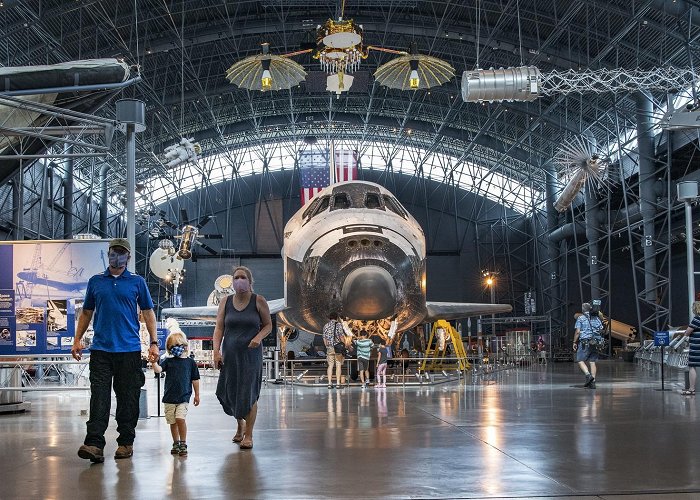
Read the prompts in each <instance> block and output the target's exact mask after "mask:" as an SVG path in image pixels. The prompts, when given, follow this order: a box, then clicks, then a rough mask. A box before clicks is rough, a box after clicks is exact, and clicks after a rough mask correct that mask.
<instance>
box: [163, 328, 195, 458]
mask: <svg viewBox="0 0 700 500" xmlns="http://www.w3.org/2000/svg"><path fill="white" fill-rule="evenodd" d="M165 351H166V352H167V353H168V355H169V357H166V358H165V359H164V360H163V361H162V362H161V363H160V364H158V360H157V359H156V360H155V361H154V362H153V371H154V372H156V373H161V372H166V374H167V376H166V377H165V390H164V391H163V403H164V404H165V421H166V422H167V423H168V425H170V434H171V435H172V437H173V447H172V449H171V450H170V454H171V455H180V456H181V457H184V456H187V422H186V421H185V418H187V405H188V403H189V402H190V398H191V397H192V390H193V389H194V405H195V406H199V368H197V363H196V362H195V361H194V359H193V358H191V357H189V356H188V352H187V351H188V347H187V337H186V336H185V334H184V333H183V332H181V331H173V332H172V333H171V334H170V335H168V338H167V339H166V340H165Z"/></svg>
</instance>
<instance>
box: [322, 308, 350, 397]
mask: <svg viewBox="0 0 700 500" xmlns="http://www.w3.org/2000/svg"><path fill="white" fill-rule="evenodd" d="M328 320H329V321H328V323H326V324H325V325H324V326H323V344H324V345H325V346H326V361H327V362H328V372H327V374H328V388H329V389H333V387H336V386H337V387H340V379H341V375H342V372H343V362H344V361H345V354H346V353H347V350H346V348H345V329H344V328H345V326H344V325H343V324H342V323H341V322H340V321H338V313H337V312H335V311H333V312H331V313H330V314H329V315H328ZM334 366H335V382H336V385H335V386H334V385H333V367H334Z"/></svg>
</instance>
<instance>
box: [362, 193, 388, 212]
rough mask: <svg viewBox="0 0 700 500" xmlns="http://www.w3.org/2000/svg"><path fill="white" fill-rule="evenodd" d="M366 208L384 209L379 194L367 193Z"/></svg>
mask: <svg viewBox="0 0 700 500" xmlns="http://www.w3.org/2000/svg"><path fill="white" fill-rule="evenodd" d="M365 207H367V208H379V209H382V208H384V207H382V202H381V198H379V195H378V194H377V193H367V194H366V195H365Z"/></svg>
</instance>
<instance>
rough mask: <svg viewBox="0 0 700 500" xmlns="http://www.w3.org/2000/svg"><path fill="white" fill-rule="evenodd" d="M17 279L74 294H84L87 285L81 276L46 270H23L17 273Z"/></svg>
mask: <svg viewBox="0 0 700 500" xmlns="http://www.w3.org/2000/svg"><path fill="white" fill-rule="evenodd" d="M17 278H18V279H20V280H23V281H26V282H27V283H31V284H33V285H40V286H47V287H51V288H53V289H55V290H60V291H62V292H70V293H75V294H84V293H85V290H86V289H87V284H88V282H87V280H86V279H84V278H82V277H81V276H70V275H68V274H66V273H61V272H58V271H53V270H48V269H23V270H22V271H20V272H18V273H17Z"/></svg>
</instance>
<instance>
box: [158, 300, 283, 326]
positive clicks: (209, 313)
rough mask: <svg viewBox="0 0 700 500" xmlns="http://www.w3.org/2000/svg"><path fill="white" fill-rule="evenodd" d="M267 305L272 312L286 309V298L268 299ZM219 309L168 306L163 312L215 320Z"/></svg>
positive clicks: (177, 316)
mask: <svg viewBox="0 0 700 500" xmlns="http://www.w3.org/2000/svg"><path fill="white" fill-rule="evenodd" d="M267 305H268V306H269V307H270V314H275V313H278V312H280V311H284V310H285V309H286V306H285V304H284V299H275V300H268V301H267ZM218 309H219V306H200V307H168V308H165V309H163V311H162V314H163V317H164V318H166V317H167V318H175V319H188V320H194V321H214V320H216V312H217V310H218Z"/></svg>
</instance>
